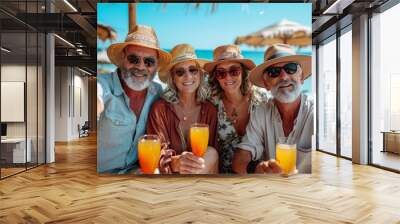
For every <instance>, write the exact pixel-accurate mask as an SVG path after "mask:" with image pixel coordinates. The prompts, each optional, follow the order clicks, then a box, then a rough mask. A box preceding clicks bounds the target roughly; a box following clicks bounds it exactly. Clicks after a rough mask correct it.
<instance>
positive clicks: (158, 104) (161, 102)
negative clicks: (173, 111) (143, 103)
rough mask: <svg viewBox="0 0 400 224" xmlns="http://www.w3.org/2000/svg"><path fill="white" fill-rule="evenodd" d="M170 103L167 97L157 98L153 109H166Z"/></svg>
mask: <svg viewBox="0 0 400 224" xmlns="http://www.w3.org/2000/svg"><path fill="white" fill-rule="evenodd" d="M169 104H170V103H168V102H167V101H166V100H165V99H163V98H160V99H158V100H156V101H155V102H154V103H153V106H152V107H153V110H156V111H164V110H166V108H167V107H168V106H169Z"/></svg>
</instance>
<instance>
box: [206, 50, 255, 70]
mask: <svg viewBox="0 0 400 224" xmlns="http://www.w3.org/2000/svg"><path fill="white" fill-rule="evenodd" d="M213 54H214V61H213V62H210V63H207V64H205V65H204V70H206V71H207V72H208V73H209V74H211V73H212V71H213V70H214V68H215V66H217V65H218V64H221V63H222V62H227V61H229V62H239V63H241V64H242V65H243V66H244V67H246V68H247V69H249V70H251V69H253V68H254V67H256V65H255V64H254V62H253V61H252V60H250V59H245V58H244V57H243V55H242V54H241V52H240V48H239V46H237V45H233V44H229V45H223V46H219V47H217V48H215V49H214V53H213Z"/></svg>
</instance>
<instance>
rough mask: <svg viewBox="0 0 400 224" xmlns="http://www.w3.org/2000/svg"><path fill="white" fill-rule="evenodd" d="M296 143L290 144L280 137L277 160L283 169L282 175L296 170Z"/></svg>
mask: <svg viewBox="0 0 400 224" xmlns="http://www.w3.org/2000/svg"><path fill="white" fill-rule="evenodd" d="M296 151H297V150H296V144H288V143H286V141H284V140H282V139H280V140H279V141H278V144H276V161H277V162H278V164H279V166H280V167H281V169H282V175H284V176H288V175H290V174H293V173H295V171H296Z"/></svg>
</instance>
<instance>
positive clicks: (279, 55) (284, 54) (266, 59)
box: [264, 52, 294, 61]
mask: <svg viewBox="0 0 400 224" xmlns="http://www.w3.org/2000/svg"><path fill="white" fill-rule="evenodd" d="M293 55H294V54H290V53H286V52H281V53H276V54H273V55H271V56H270V57H268V58H265V59H264V61H268V60H272V59H275V58H281V57H286V56H293Z"/></svg>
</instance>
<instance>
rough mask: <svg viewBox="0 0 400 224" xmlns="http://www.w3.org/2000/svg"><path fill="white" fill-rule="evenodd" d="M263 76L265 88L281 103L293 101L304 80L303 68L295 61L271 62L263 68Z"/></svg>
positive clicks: (298, 93)
mask: <svg viewBox="0 0 400 224" xmlns="http://www.w3.org/2000/svg"><path fill="white" fill-rule="evenodd" d="M293 63H294V64H293ZM263 78H264V84H265V86H266V87H267V89H268V90H270V91H271V94H272V95H273V96H274V98H275V99H276V100H278V101H279V102H281V103H292V102H294V101H295V100H296V99H297V97H298V96H299V95H300V92H301V87H302V85H303V82H304V80H303V70H302V69H301V66H300V64H298V63H296V62H280V63H276V64H273V65H271V66H269V67H268V68H267V69H266V70H264V73H263Z"/></svg>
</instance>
